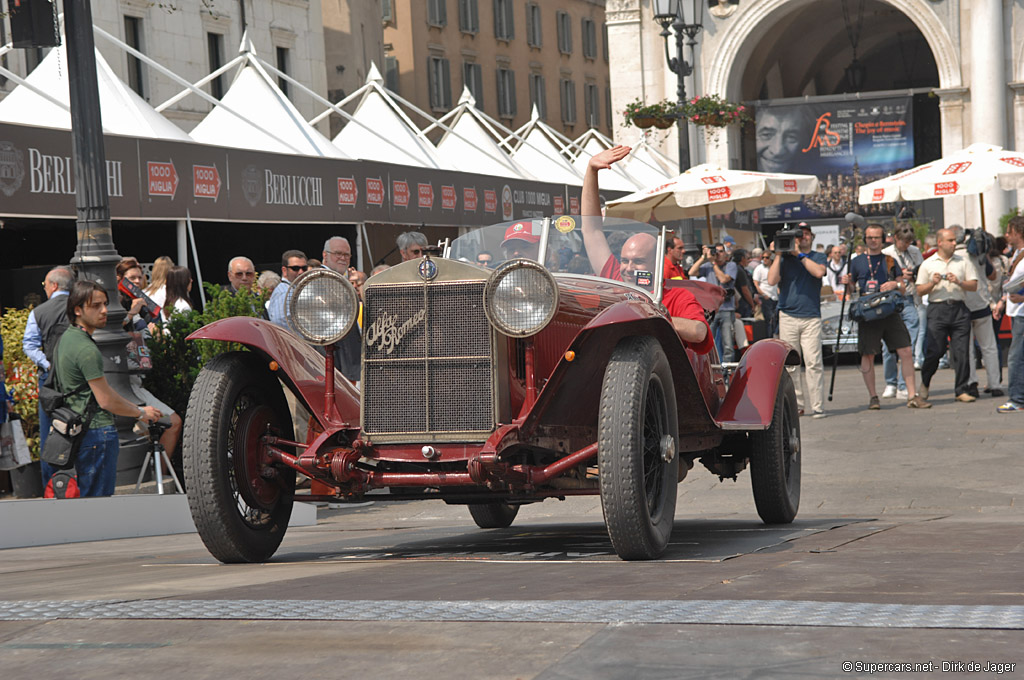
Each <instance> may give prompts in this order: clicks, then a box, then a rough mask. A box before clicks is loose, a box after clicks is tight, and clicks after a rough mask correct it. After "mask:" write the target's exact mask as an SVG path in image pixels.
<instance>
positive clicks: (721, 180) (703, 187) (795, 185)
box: [605, 164, 818, 224]
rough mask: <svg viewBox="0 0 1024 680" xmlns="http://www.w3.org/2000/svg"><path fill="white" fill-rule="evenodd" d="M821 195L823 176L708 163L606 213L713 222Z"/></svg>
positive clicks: (637, 194) (645, 218)
mask: <svg viewBox="0 0 1024 680" xmlns="http://www.w3.org/2000/svg"><path fill="white" fill-rule="evenodd" d="M816 193H818V178H817V177H815V176H814V175H793V174H786V173H780V172H754V171H752V170H730V169H728V168H722V167H720V166H717V165H712V164H705V165H698V166H695V167H692V168H690V169H689V170H687V171H686V172H684V173H682V174H681V175H677V176H676V177H674V178H672V179H671V180H669V181H667V182H665V183H664V184H660V185H658V186H654V187H651V188H649V189H641V190H640V191H637V192H635V193H632V194H630V195H629V196H624V197H623V198H619V199H616V200H614V201H609V202H608V203H607V204H606V206H605V213H606V214H607V215H608V216H610V217H626V218H629V219H634V220H637V221H638V222H648V221H650V220H651V218H652V217H653V218H654V219H657V220H659V221H661V222H667V221H669V220H678V219H684V218H688V217H705V218H706V219H707V220H708V223H709V224H710V222H711V215H725V214H728V213H731V212H732V211H733V210H741V211H742V210H753V209H755V208H763V207H765V206H769V205H779V204H780V203H792V202H794V201H799V200H800V199H801V198H802V197H803V196H807V195H809V194H816Z"/></svg>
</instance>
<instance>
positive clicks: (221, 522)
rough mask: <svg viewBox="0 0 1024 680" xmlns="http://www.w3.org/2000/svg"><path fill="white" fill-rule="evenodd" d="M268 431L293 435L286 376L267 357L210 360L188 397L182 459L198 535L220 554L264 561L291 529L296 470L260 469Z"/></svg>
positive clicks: (230, 355)
mask: <svg viewBox="0 0 1024 680" xmlns="http://www.w3.org/2000/svg"><path fill="white" fill-rule="evenodd" d="M268 431H269V432H270V433H272V434H276V435H277V436H280V437H283V438H285V439H292V425H291V416H290V414H289V412H288V406H287V403H286V402H285V399H284V394H283V393H282V392H281V386H280V383H278V381H277V380H276V379H275V378H274V376H273V375H272V374H271V373H270V371H269V370H268V369H267V368H266V366H265V365H264V364H263V362H262V361H260V360H259V358H258V357H257V356H256V355H255V354H252V353H250V352H230V353H226V354H221V355H220V356H218V357H215V358H214V359H213V360H212V361H210V362H209V363H207V364H206V366H204V367H203V370H202V371H201V372H200V373H199V377H198V378H197V379H196V382H195V385H194V386H193V387H192V394H191V396H190V397H189V405H188V415H187V417H186V420H185V428H184V436H183V447H182V451H183V467H184V472H185V480H186V485H187V488H188V490H189V492H188V502H189V508H190V509H191V511H192V519H193V521H194V522H195V525H196V529H197V530H198V531H199V537H200V538H201V539H202V541H203V543H204V544H205V545H206V548H207V549H208V550H209V551H210V554H212V555H213V556H214V557H215V558H217V559H218V560H220V561H221V562H227V563H233V562H265V561H266V560H268V559H270V557H271V556H272V555H273V554H274V552H275V551H276V550H277V548H278V546H280V544H281V540H282V539H283V538H284V534H285V531H286V530H287V529H288V520H289V518H290V517H291V512H292V503H293V498H294V495H295V471H294V470H292V469H291V468H288V467H285V466H273V467H272V468H271V470H270V471H271V473H272V474H271V476H270V477H269V478H268V477H265V476H264V475H263V474H262V473H263V471H264V466H265V465H266V461H265V460H264V459H263V451H262V448H261V445H260V437H261V436H262V435H263V434H265V433H266V432H268Z"/></svg>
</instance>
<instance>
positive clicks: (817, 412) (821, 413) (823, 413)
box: [811, 411, 828, 420]
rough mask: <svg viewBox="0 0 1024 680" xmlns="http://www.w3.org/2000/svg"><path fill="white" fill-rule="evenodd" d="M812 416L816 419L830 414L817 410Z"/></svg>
mask: <svg viewBox="0 0 1024 680" xmlns="http://www.w3.org/2000/svg"><path fill="white" fill-rule="evenodd" d="M811 417H812V418H814V419H815V420H821V419H822V418H828V414H827V413H825V412H824V411H815V412H814V413H813V414H812V415H811Z"/></svg>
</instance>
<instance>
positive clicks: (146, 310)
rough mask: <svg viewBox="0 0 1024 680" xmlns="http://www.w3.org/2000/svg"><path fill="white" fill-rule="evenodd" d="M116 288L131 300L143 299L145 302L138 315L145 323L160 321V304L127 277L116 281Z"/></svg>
mask: <svg viewBox="0 0 1024 680" xmlns="http://www.w3.org/2000/svg"><path fill="white" fill-rule="evenodd" d="M117 289H118V290H119V291H121V292H122V293H124V294H125V295H127V296H128V297H130V298H131V299H132V300H134V299H136V298H142V299H143V300H144V301H145V304H143V305H142V308H141V309H139V316H141V317H142V318H143V320H144V321H145V322H146V323H160V305H158V304H157V303H155V302H153V300H152V299H151V298H150V297H149V296H148V295H146V294H145V293H144V292H142V289H141V288H139V287H138V286H136V285H135V284H134V283H132V282H131V281H129V280H128V279H125V278H122V279H121V280H120V281H119V282H118V283H117Z"/></svg>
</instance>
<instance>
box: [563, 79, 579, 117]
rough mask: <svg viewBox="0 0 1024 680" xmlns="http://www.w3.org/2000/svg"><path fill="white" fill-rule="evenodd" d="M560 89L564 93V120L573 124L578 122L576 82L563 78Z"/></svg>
mask: <svg viewBox="0 0 1024 680" xmlns="http://www.w3.org/2000/svg"><path fill="white" fill-rule="evenodd" d="M559 90H560V91H561V95H562V122H563V123H565V124H566V125H573V124H575V123H576V83H575V82H573V81H572V80H569V79H567V78H563V79H562V81H561V83H560V87H559Z"/></svg>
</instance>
